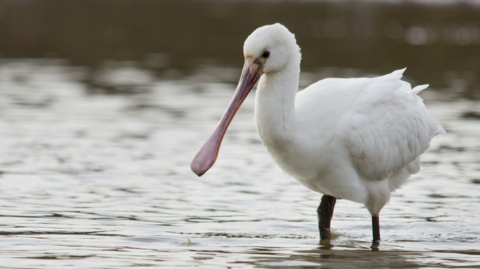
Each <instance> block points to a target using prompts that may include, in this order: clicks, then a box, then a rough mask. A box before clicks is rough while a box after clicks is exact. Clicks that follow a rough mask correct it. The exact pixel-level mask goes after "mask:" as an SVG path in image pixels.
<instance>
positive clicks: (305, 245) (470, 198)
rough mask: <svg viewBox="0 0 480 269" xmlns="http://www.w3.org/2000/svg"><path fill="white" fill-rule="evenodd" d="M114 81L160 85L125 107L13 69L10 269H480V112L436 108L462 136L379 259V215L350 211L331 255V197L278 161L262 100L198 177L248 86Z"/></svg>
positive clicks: (390, 216) (2, 96)
mask: <svg viewBox="0 0 480 269" xmlns="http://www.w3.org/2000/svg"><path fill="white" fill-rule="evenodd" d="M110 71H111V72H113V74H115V72H119V73H117V75H112V76H113V77H116V78H119V77H120V78H121V77H125V76H128V75H130V76H132V77H133V78H138V79H132V80H133V81H147V82H145V83H143V82H142V83H138V85H137V84H136V85H132V84H129V85H126V84H125V82H122V80H121V79H120V78H119V80H116V82H115V81H114V82H112V83H120V84H121V83H123V86H122V85H120V86H121V87H120V86H118V85H117V87H120V88H122V87H123V88H122V89H124V88H129V89H131V90H132V91H134V92H136V93H135V94H116V95H111V94H103V93H101V92H102V91H97V90H93V89H92V88H91V87H92V86H89V85H86V84H85V83H83V82H81V81H82V80H81V77H82V73H84V70H83V69H81V68H78V67H68V66H65V65H64V64H62V63H61V62H59V61H54V60H21V61H3V62H2V64H1V65H0V102H1V104H0V125H1V126H0V148H1V151H0V171H1V174H0V260H1V264H0V268H40V267H44V268H66V267H67V266H69V267H74V268H86V267H88V268H121V267H138V268H142V267H152V266H153V267H154V266H164V267H200V268H253V267H257V268H282V267H294V268H307V267H312V266H313V267H320V268H406V267H411V268H419V267H422V268H479V267H480V251H479V250H478V249H479V247H480V224H479V223H480V209H479V203H480V169H479V167H480V166H479V163H480V157H479V152H480V142H479V140H478V133H479V131H480V121H479V120H478V119H468V118H464V117H463V116H462V115H464V113H465V112H473V111H478V110H479V107H480V103H479V102H478V101H476V102H475V101H466V100H462V99H458V100H454V101H450V102H445V101H434V100H436V99H441V98H435V96H437V94H436V93H435V92H434V91H430V92H426V93H425V95H424V97H426V98H427V97H428V98H427V99H429V100H433V101H428V102H427V105H428V107H429V109H430V111H431V112H432V114H433V115H434V116H435V118H436V119H437V120H438V122H439V123H440V124H442V125H443V126H444V127H445V129H446V130H447V134H445V135H442V136H438V137H436V138H435V139H434V140H433V142H432V146H431V148H430V149H429V150H428V151H427V152H426V153H425V154H424V157H423V159H422V162H423V167H422V171H421V172H420V174H418V175H415V176H414V177H413V178H411V179H410V181H409V183H408V184H407V185H406V186H405V187H403V188H402V189H401V190H399V191H397V192H396V193H395V194H394V195H393V197H392V199H391V202H390V203H389V204H388V205H387V206H386V207H385V208H384V209H383V211H382V212H381V215H380V221H381V229H382V239H383V242H382V244H381V245H380V249H379V251H372V250H371V249H370V245H371V242H370V241H371V223H370V215H369V213H368V211H367V210H366V209H365V208H364V207H363V206H362V205H360V204H356V203H353V202H349V201H345V200H339V201H338V202H337V206H336V208H335V214H334V218H333V221H332V227H333V228H334V239H333V240H332V241H331V245H319V240H318V231H317V224H316V212H315V210H316V207H317V206H318V203H319V199H320V194H317V193H314V192H312V191H310V190H308V189H306V188H305V187H303V186H301V185H300V184H299V183H297V182H296V181H295V180H294V179H292V178H290V177H289V176H287V175H285V174H283V173H282V172H281V171H280V169H279V168H277V166H276V165H275V164H274V162H273V161H272V159H271V158H270V157H269V156H268V154H267V152H266V150H265V148H264V147H263V146H262V144H261V142H260V140H259V137H258V135H257V133H256V131H255V128H254V125H253V98H254V96H253V94H251V95H250V96H249V97H248V98H247V100H246V101H245V103H244V105H243V107H242V108H241V109H240V111H239V113H238V115H237V117H236V118H235V120H234V121H233V123H232V125H231V127H230V129H229V131H228V133H227V135H226V137H225V140H224V143H223V147H222V149H221V152H220V156H219V159H218V161H217V163H216V165H215V166H214V167H213V168H212V169H211V170H210V171H209V172H208V173H207V174H206V175H205V176H203V177H202V178H198V177H196V176H195V175H194V174H193V173H192V172H191V171H190V169H189V163H190V161H191V159H192V158H193V156H194V155H195V153H196V152H197V151H198V149H199V148H200V147H201V146H202V144H203V142H204V141H205V139H206V138H207V137H208V136H209V135H210V133H211V132H212V130H213V129H214V127H215V126H216V123H217V121H218V120H219V117H220V116H221V115H222V113H223V111H224V109H225V107H226V105H227V104H228V102H229V100H230V98H231V95H232V93H233V91H232V90H233V89H234V87H235V85H234V84H231V83H215V82H202V81H200V80H199V78H200V77H202V76H200V75H196V76H195V75H193V76H190V77H186V78H184V79H182V80H158V79H155V78H154V77H151V76H150V75H149V73H148V72H147V71H144V70H142V69H138V68H137V69H136V68H130V69H121V70H115V69H113V70H110ZM119 74H121V76H120V75H119ZM91 92H94V94H92V93H91ZM98 92H100V93H98ZM130 92H131V91H130ZM471 114H472V113H471ZM473 115H475V114H473ZM188 240H190V242H191V244H189V243H188Z"/></svg>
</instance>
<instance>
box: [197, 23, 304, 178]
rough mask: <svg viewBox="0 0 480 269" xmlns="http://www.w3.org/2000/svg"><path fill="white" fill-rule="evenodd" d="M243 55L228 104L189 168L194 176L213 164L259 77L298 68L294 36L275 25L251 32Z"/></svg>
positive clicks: (202, 172)
mask: <svg viewBox="0 0 480 269" xmlns="http://www.w3.org/2000/svg"><path fill="white" fill-rule="evenodd" d="M243 53H244V55H245V64H244V66H243V71H242V76H241V77H240V81H239V82H238V86H237V90H236V91H235V94H234V95H233V98H232V101H231V102H230V105H229V106H228V108H227V110H226V111H225V114H224V115H223V117H222V119H221V120H220V122H219V123H218V126H217V129H216V130H215V131H214V132H213V134H212V135H211V136H210V138H209V139H208V140H207V142H206V143H205V145H203V147H202V148H201V149H200V151H199V152H198V153H197V155H196V156H195V158H194V159H193V161H192V163H191V165H190V167H191V168H192V171H193V172H195V174H197V175H198V176H201V175H203V174H204V173H205V172H207V170H208V169H210V167H212V166H213V164H214V163H215V161H216V159H217V156H218V151H219V150H220V144H221V143H222V139H223V136H224V135H225V132H226V131H227V128H228V126H229V125H230V122H231V121H232V119H233V117H234V116H235V114H236V113H237V110H238V109H239V108H240V105H242V103H243V101H244V100H245V98H246V97H247V95H248V93H249V92H250V90H251V89H252V88H253V86H254V85H255V84H256V83H257V81H258V80H259V79H260V77H261V76H262V75H263V74H267V75H268V74H269V73H274V72H278V71H281V70H282V69H284V68H285V67H286V66H287V65H288V64H289V63H291V64H293V65H296V66H298V65H299V64H300V48H299V47H298V45H297V42H296V40H295V36H294V35H293V34H292V33H290V31H288V29H287V28H286V27H285V26H283V25H281V24H279V23H277V24H273V25H267V26H263V27H260V28H258V29H257V30H255V31H254V32H253V33H252V34H251V35H250V36H249V37H248V38H247V40H246V41H245V44H244V46H243Z"/></svg>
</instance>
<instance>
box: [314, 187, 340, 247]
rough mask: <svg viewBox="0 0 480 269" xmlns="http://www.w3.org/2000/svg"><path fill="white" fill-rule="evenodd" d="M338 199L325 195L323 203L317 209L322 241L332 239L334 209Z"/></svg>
mask: <svg viewBox="0 0 480 269" xmlns="http://www.w3.org/2000/svg"><path fill="white" fill-rule="evenodd" d="M336 201H337V198H335V197H333V196H330V195H324V196H322V202H321V203H320V206H318V208H317V214H318V229H319V230H320V239H329V238H330V222H331V221H332V216H333V209H334V208H335V202H336Z"/></svg>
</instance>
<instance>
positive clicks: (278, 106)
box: [192, 24, 445, 240]
mask: <svg viewBox="0 0 480 269" xmlns="http://www.w3.org/2000/svg"><path fill="white" fill-rule="evenodd" d="M244 55H245V59H246V64H245V67H244V72H243V74H242V78H241V81H240V83H239V87H238V88H237V92H236V94H235V96H234V99H233V100H232V103H231V104H230V107H229V109H227V112H226V116H224V118H222V121H221V122H220V123H219V127H218V129H217V131H216V132H215V133H214V135H212V138H213V137H215V134H217V135H216V137H217V138H218V136H219V135H218V134H219V133H222V132H221V131H219V129H221V130H223V133H222V134H221V136H220V138H219V139H217V140H215V139H213V140H214V141H216V142H215V143H213V144H216V143H217V142H218V143H217V144H218V147H219V145H220V142H221V138H222V137H223V134H224V129H222V128H223V127H224V128H225V129H226V128H227V127H228V124H229V122H230V120H231V118H232V117H233V115H234V114H235V112H236V109H238V107H239V106H240V104H241V103H242V102H243V99H244V97H243V96H246V94H248V91H249V90H250V88H251V87H252V86H253V84H255V83H256V81H257V80H258V78H260V79H259V84H258V87H257V93H256V99H255V122H256V126H257V130H258V133H259V135H260V137H261V139H262V141H263V144H264V145H265V146H266V147H267V149H268V151H269V152H270V153H271V155H272V156H273V158H274V159H275V161H276V162H277V163H278V165H279V166H280V167H281V168H282V169H283V170H284V171H285V172H286V173H288V174H290V175H292V176H293V177H294V178H296V179H297V180H298V181H299V182H300V183H302V184H303V185H305V186H306V187H308V188H310V189H311V190H313V191H316V192H319V193H322V194H325V195H329V196H333V197H335V198H343V199H347V200H351V201H355V202H359V203H362V204H364V205H365V206H366V207H367V209H368V210H369V211H370V213H371V215H372V216H374V217H377V222H378V214H379V212H380V210H381V209H382V208H383V207H384V205H385V204H386V203H387V202H388V201H389V199H390V193H391V192H392V191H394V190H396V189H398V188H399V187H400V186H402V184H403V183H404V182H405V181H406V179H407V178H408V177H409V176H410V175H411V174H415V173H417V172H418V171H419V170H420V157H419V156H420V155H421V154H422V153H423V152H425V150H426V149H427V148H428V147H429V145H430V140H431V139H432V138H433V137H434V136H435V135H437V134H440V133H443V132H445V131H444V130H443V128H442V126H440V125H438V124H437V123H436V122H435V120H434V119H433V117H432V115H430V113H429V112H428V111H427V108H426V107H425V105H424V104H423V100H422V99H421V98H420V97H418V96H417V94H418V93H419V92H420V91H422V90H424V89H425V88H427V87H428V85H422V86H417V87H415V88H414V89H412V88H411V86H410V84H409V83H407V82H404V81H402V80H401V77H402V74H403V72H404V71H405V69H402V70H397V71H394V72H393V73H391V74H388V75H384V76H381V77H376V78H355V79H336V78H330V79H324V80H321V81H319V82H317V83H315V84H312V85H311V86H309V87H307V88H306V89H304V90H303V91H300V92H298V93H297V89H298V80H299V73H300V59H301V54H300V48H299V47H298V45H297V44H296V40H295V37H294V35H293V34H291V33H290V32H289V31H288V30H287V29H286V28H285V27H284V26H283V25H280V24H275V25H268V26H264V27H261V28H258V29H257V30H255V31H254V32H253V33H252V34H251V35H250V36H249V37H248V38H247V40H246V41H245V44H244ZM260 76H261V77H260ZM245 92H246V93H245ZM242 98H243V99H242ZM229 111H233V112H232V113H231V114H228V113H229ZM212 138H211V139H210V140H209V141H207V143H206V144H205V146H204V148H205V147H207V148H209V147H213V146H211V144H212ZM209 143H210V146H208V145H209ZM204 148H202V150H201V151H200V152H199V154H198V155H197V157H196V158H204V159H206V157H205V156H206V155H205V153H202V152H204V151H205V149H204ZM217 151H218V148H217ZM199 156H200V157H199ZM215 158H216V155H215ZM195 161H196V160H194V162H192V169H193V170H194V172H196V173H197V174H199V175H201V174H203V173H204V172H205V171H206V170H208V168H210V167H211V165H213V162H214V161H215V160H213V162H212V163H211V165H210V166H209V167H208V168H206V169H205V171H203V170H202V169H200V168H199V166H196V165H194V163H195ZM205 167H206V166H205ZM333 199H334V198H333ZM319 214H320V213H319ZM332 214H333V206H332ZM329 227H330V226H329V220H328V228H329ZM374 234H375V231H374ZM377 237H378V238H377V239H378V240H379V235H378V236H377ZM374 238H375V236H374Z"/></svg>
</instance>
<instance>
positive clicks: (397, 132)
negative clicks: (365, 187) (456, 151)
mask: <svg viewBox="0 0 480 269" xmlns="http://www.w3.org/2000/svg"><path fill="white" fill-rule="evenodd" d="M404 70H405V69H403V70H397V71H395V72H393V73H391V74H388V75H385V76H381V77H377V78H373V79H370V81H369V83H366V84H363V87H362V88H356V89H352V92H355V94H354V95H355V96H356V97H355V99H354V100H352V99H350V101H349V103H350V108H349V109H347V110H345V111H344V113H342V115H341V117H340V118H339V122H338V123H337V125H336V126H337V128H336V134H337V135H338V136H339V138H340V139H341V141H343V143H344V145H345V148H346V150H347V151H348V154H349V156H350V157H351V160H352V164H353V165H354V167H355V168H356V170H357V171H358V172H359V174H360V175H362V176H363V177H364V178H365V179H369V180H382V179H385V178H388V177H390V176H391V175H392V174H393V173H394V172H396V171H398V170H399V169H402V168H404V167H407V165H408V164H409V163H411V162H412V161H414V160H415V159H416V158H417V157H418V156H419V155H420V154H422V153H423V152H424V151H425V150H426V149H427V148H428V147H429V146H430V140H431V139H432V138H433V137H434V136H435V135H437V134H439V133H442V132H444V130H443V128H442V126H440V125H438V124H437V123H436V122H435V120H434V119H433V117H432V115H431V114H430V113H429V112H428V110H427V108H426V107H425V105H424V104H423V100H422V99H421V98H420V97H418V96H417V93H419V92H420V91H421V90H423V89H425V88H427V87H428V85H422V86H418V87H416V88H414V89H413V90H412V89H411V87H410V84H409V83H407V82H404V81H401V80H400V79H401V77H402V74H403V72H404ZM407 169H408V170H409V172H410V173H416V172H418V169H419V167H418V169H417V168H416V167H411V168H409V167H407Z"/></svg>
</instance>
